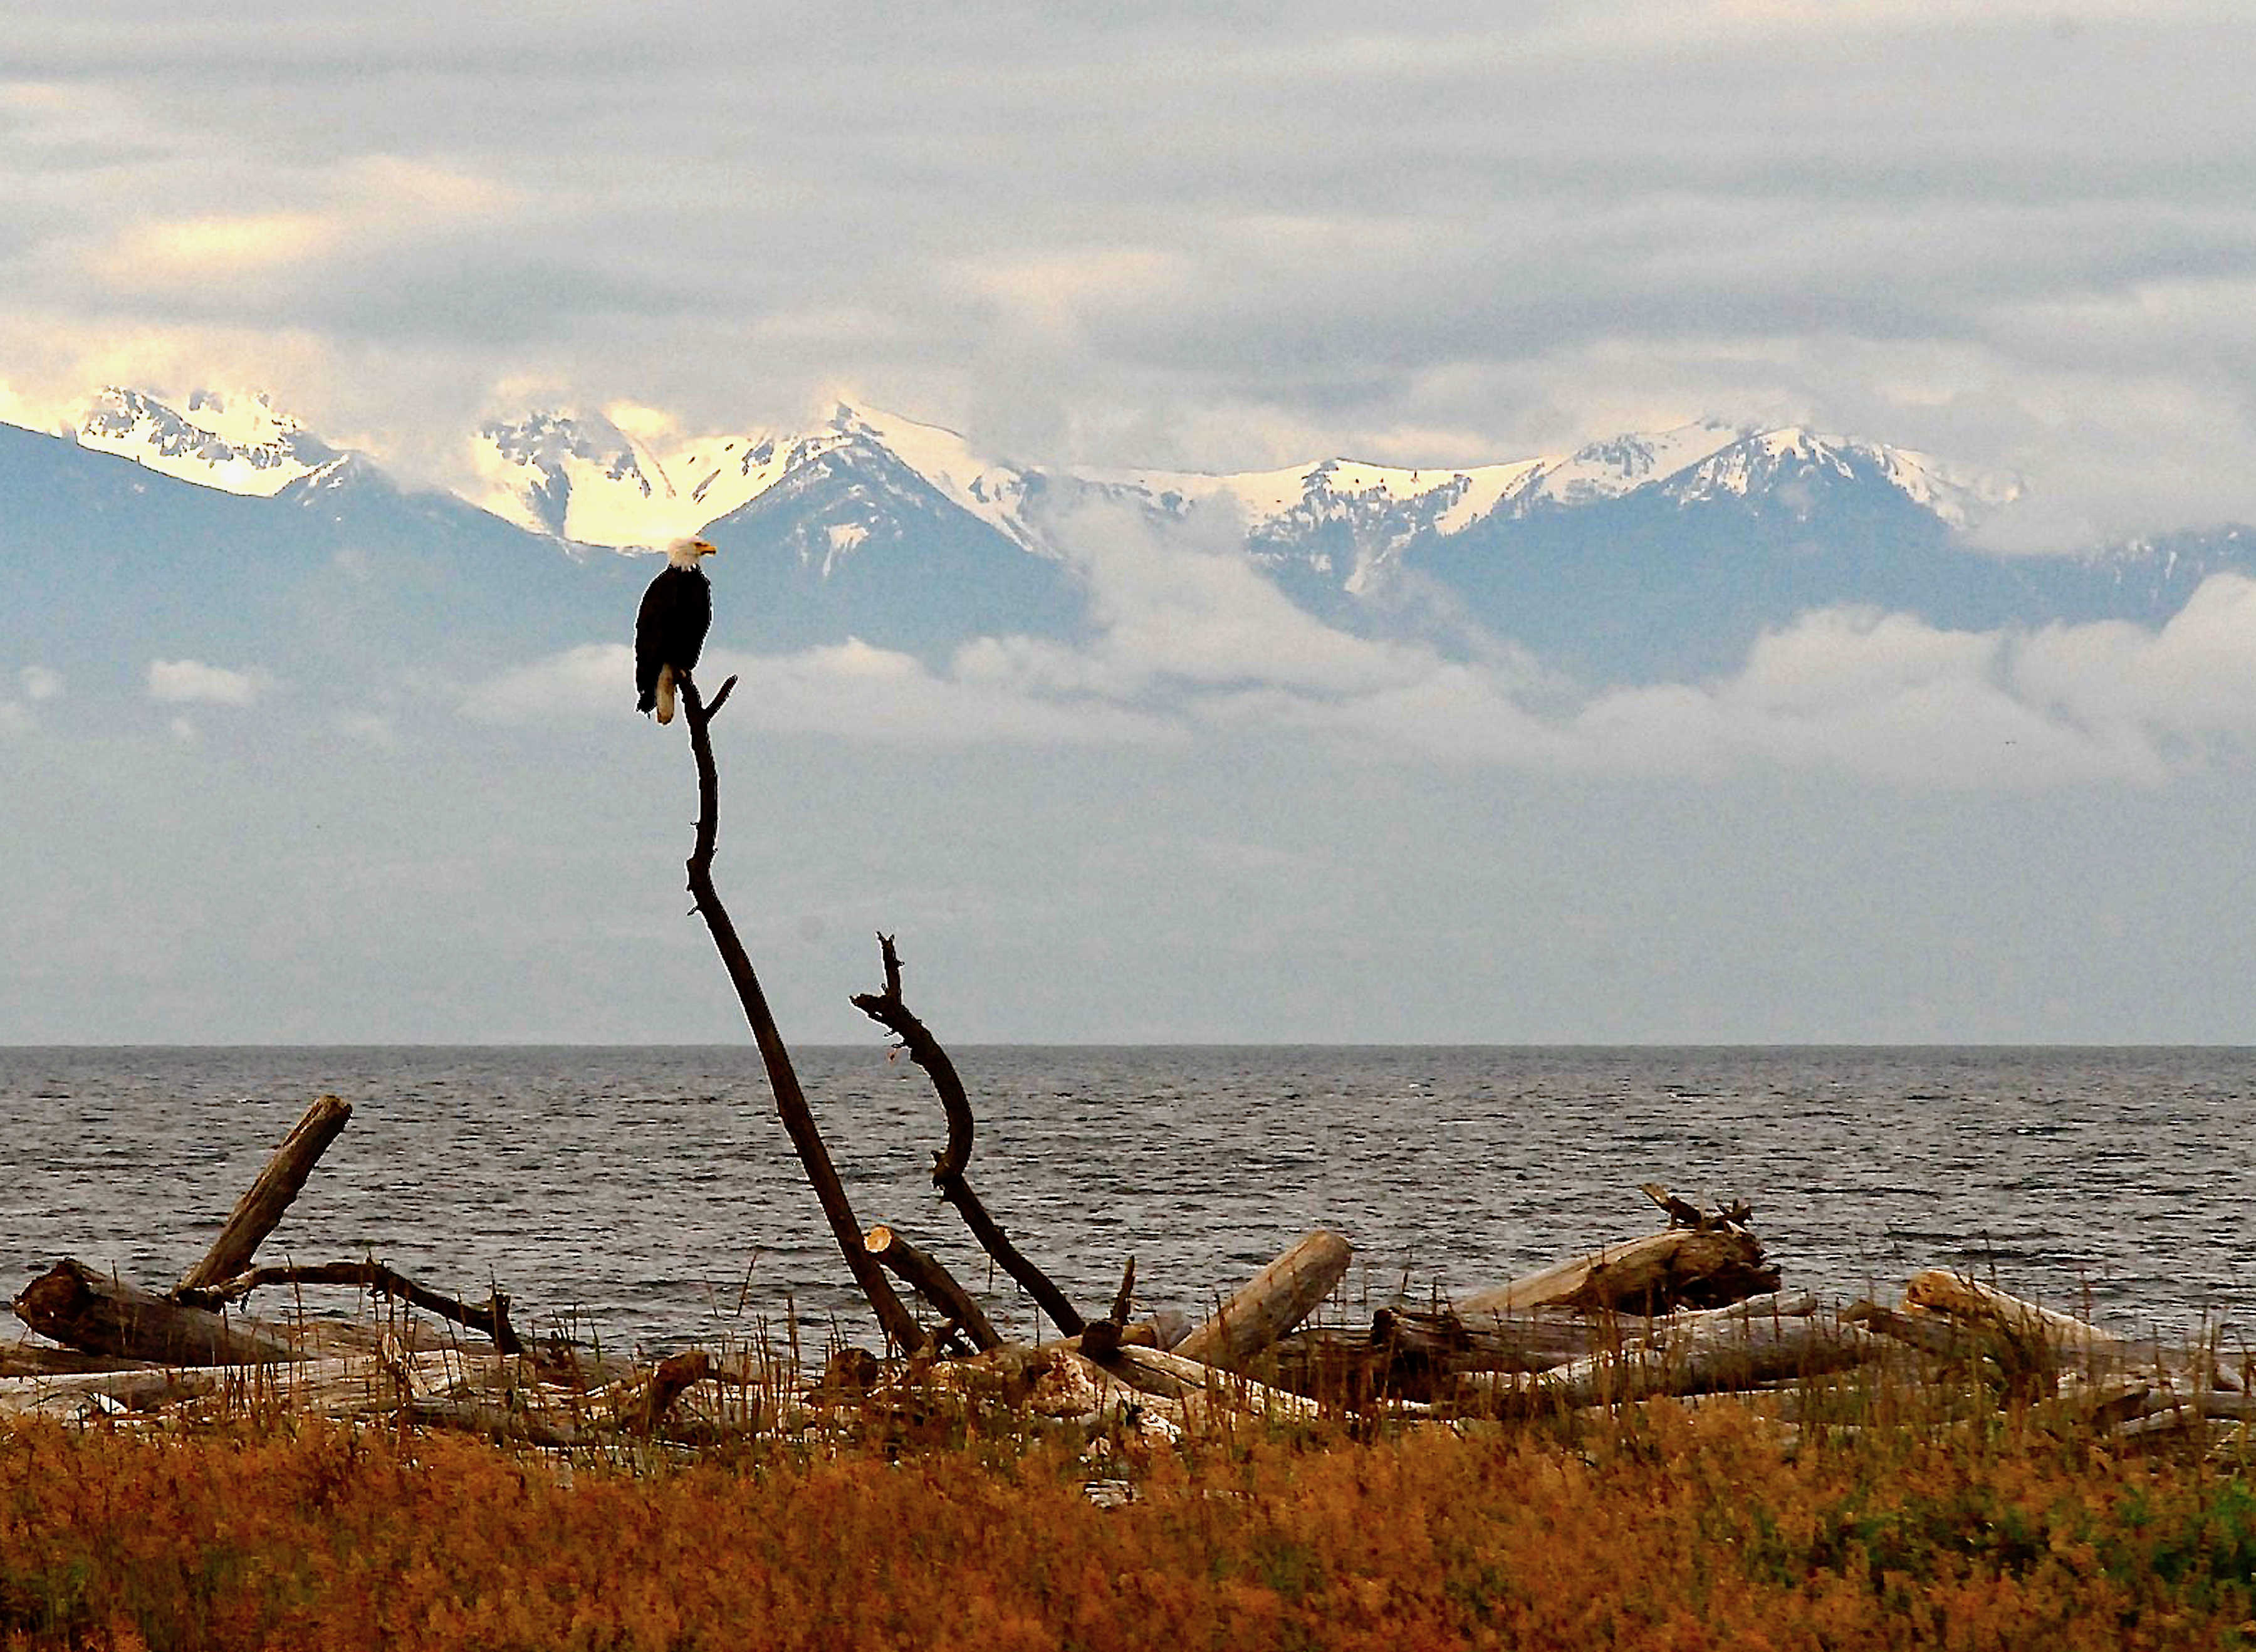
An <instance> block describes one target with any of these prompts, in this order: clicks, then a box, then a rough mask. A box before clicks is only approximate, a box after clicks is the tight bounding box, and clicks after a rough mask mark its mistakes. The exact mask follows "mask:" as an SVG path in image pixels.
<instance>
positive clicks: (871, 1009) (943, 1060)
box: [852, 935, 1084, 1337]
mask: <svg viewBox="0 0 2256 1652" xmlns="http://www.w3.org/2000/svg"><path fill="white" fill-rule="evenodd" d="M878 953H879V956H880V957H881V959H882V960H883V962H884V964H885V989H884V991H882V992H857V993H856V994H855V995H854V998H853V1000H852V1001H853V1005H854V1007H855V1008H856V1009H857V1010H860V1011H861V1012H862V1013H863V1014H864V1015H866V1016H868V1017H869V1018H870V1019H871V1020H873V1021H875V1022H877V1023H878V1026H880V1027H884V1028H885V1030H886V1031H887V1032H889V1033H891V1034H892V1035H893V1036H894V1037H895V1038H897V1039H899V1040H900V1047H901V1048H903V1049H905V1050H906V1051H907V1052H908V1057H909V1059H910V1060H911V1061H913V1062H914V1063H916V1064H917V1065H918V1066H920V1067H921V1068H923V1069H924V1071H925V1077H927V1078H928V1079H930V1080H931V1082H932V1089H933V1093H934V1095H935V1096H937V1097H939V1098H940V1105H941V1112H943V1113H944V1114H946V1115H947V1118H948V1145H947V1146H946V1147H942V1148H941V1150H940V1151H939V1152H938V1153H936V1154H934V1155H933V1164H932V1184H933V1185H934V1187H936V1188H938V1189H939V1190H940V1196H941V1197H942V1198H944V1199H946V1200H947V1201H948V1203H949V1204H952V1205H954V1206H955V1211H956V1213H957V1214H958V1215H959V1216H961V1217H962V1218H963V1225H964V1226H966V1227H968V1228H969V1229H970V1230H971V1236H972V1237H973V1238H974V1239H977V1240H978V1241H979V1246H980V1248H981V1249H982V1250H983V1251H985V1252H986V1253H987V1254H988V1255H990V1256H991V1257H993V1258H994V1259H995V1265H996V1266H997V1267H1000V1268H1001V1269H1002V1270H1003V1271H1004V1272H1005V1274H1009V1275H1010V1276H1011V1277H1012V1279H1013V1280H1015V1281H1018V1284H1019V1288H1020V1289H1022V1290H1024V1291H1025V1292H1026V1295H1029V1296H1031V1297H1033V1299H1034V1303H1035V1305H1036V1306H1038V1307H1039V1308H1040V1310H1042V1312H1043V1313H1045V1314H1047V1315H1048V1316H1049V1320H1050V1323H1051V1324H1054V1325H1055V1326H1056V1327H1057V1328H1058V1332H1059V1334H1060V1335H1061V1336H1066V1337H1071V1336H1074V1335H1076V1334H1077V1333H1078V1332H1080V1331H1082V1328H1083V1323H1084V1322H1083V1321H1082V1316H1081V1311H1080V1310H1078V1309H1076V1308H1075V1306H1074V1305H1073V1303H1072V1302H1071V1301H1070V1300H1069V1299H1068V1297H1067V1295H1066V1294H1065V1293H1064V1292H1063V1291H1061V1290H1060V1289H1059V1288H1057V1285H1056V1283H1055V1282H1054V1281H1053V1280H1052V1279H1051V1278H1050V1276H1049V1275H1048V1274H1046V1273H1044V1272H1043V1271H1042V1270H1041V1269H1040V1267H1037V1266H1036V1265H1035V1264H1034V1263H1033V1261H1032V1260H1029V1259H1028V1258H1027V1257H1026V1255H1025V1254H1024V1253H1021V1252H1020V1251H1019V1247H1018V1246H1015V1245H1013V1244H1012V1242H1011V1237H1010V1235H1009V1234H1007V1233H1005V1232H1004V1231H1003V1228H1002V1225H1001V1224H999V1223H998V1222H997V1221H996V1220H995V1218H993V1217H991V1216H990V1215H989V1214H988V1213H987V1206H986V1204H985V1203H984V1202H983V1201H982V1200H981V1198H980V1197H979V1195H978V1194H977V1193H976V1192H975V1191H973V1190H972V1186H971V1183H970V1182H969V1180H968V1179H967V1178H966V1176H965V1175H964V1171H965V1168H966V1167H967V1166H969V1163H970V1162H971V1132H972V1118H971V1101H970V1098H969V1097H968V1096H967V1095H966V1094H965V1093H964V1089H963V1080H962V1077H961V1076H960V1075H959V1074H958V1073H957V1072H956V1070H955V1063H954V1062H953V1061H951V1060H950V1059H949V1058H948V1051H947V1050H946V1049H944V1048H941V1042H940V1041H939V1040H938V1039H937V1038H934V1036H933V1034H932V1030H931V1029H930V1028H929V1027H927V1026H926V1025H925V1024H924V1023H923V1022H922V1021H920V1020H918V1019H917V1018H916V1016H915V1015H914V1014H913V1013H911V1012H910V1010H909V1006H908V1004H907V1002H906V1000H905V999H903V998H902V996H901V959H900V954H899V952H898V951H897V950H895V949H894V946H893V937H892V936H891V935H879V936H878Z"/></svg>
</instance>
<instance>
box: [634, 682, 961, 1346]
mask: <svg viewBox="0 0 2256 1652" xmlns="http://www.w3.org/2000/svg"><path fill="white" fill-rule="evenodd" d="M736 686H737V680H736V679H735V678H734V677H730V679H729V680H728V681H725V682H723V684H722V685H721V688H720V691H719V692H718V693H716V695H714V696H713V703H712V704H711V705H710V706H708V705H706V703H705V702H704V699H703V697H702V696H701V695H699V693H698V691H697V685H696V684H695V683H694V682H693V681H690V679H689V675H688V674H687V672H682V673H678V674H676V677H675V687H676V688H678V689H680V694H681V702H682V712H683V717H684V719H685V721H687V724H689V749H690V752H691V754H692V755H693V756H694V758H695V759H696V763H697V805H698V807H697V836H696V841H695V844H694V846H693V848H692V849H691V851H690V855H689V861H688V872H689V893H690V896H691V899H692V900H694V901H695V903H696V907H697V912H698V914H699V915H700V916H701V917H702V918H703V919H704V920H705V928H706V929H707V930H708V932H709V933H710V934H711V935H712V937H713V946H714V950H716V951H717V952H719V953H720V955H721V963H722V965H723V967H724V968H725V969H726V970H727V971H728V972H729V979H730V982H731V983H732V984H733V985H735V987H736V989H737V1002H738V1003H739V1004H741V1005H742V1006H743V1007H744V1019H745V1020H746V1021H748V1022H749V1023H751V1029H752V1039H753V1041H754V1042H755V1043H757V1044H758V1046H759V1051H760V1061H761V1063H762V1064H763V1065H765V1067H766V1069H767V1075H768V1087H769V1089H770V1090H771V1091H772V1092H773V1093H774V1096H775V1104H776V1116H777V1117H778V1118H779V1119H781V1120H782V1121H783V1127H784V1133H785V1134H786V1135H788V1136H789V1137H790V1138H791V1145H792V1149H793V1151H794V1152H795V1153H797V1154H799V1162H800V1168H801V1169H802V1170H803V1171H804V1172H805V1173H806V1175H807V1185H808V1186H810V1187H812V1188H813V1189H814V1197H815V1198H816V1200H817V1201H818V1202H819V1203H820V1204H821V1206H822V1214H823V1218H824V1219H825V1220H827V1221H828V1223H829V1224H830V1234H831V1237H832V1238H833V1239H835V1240H836V1241H837V1245H838V1249H839V1252H840V1253H841V1254H842V1255H843V1256H844V1257H845V1259H846V1271H847V1272H848V1273H850V1274H852V1275H853V1276H854V1282H855V1283H856V1284H857V1285H858V1286H860V1287H861V1288H862V1295H863V1296H864V1298H866V1299H867V1300H868V1302H869V1304H870V1310H871V1312H872V1313H874V1314H875V1315H876V1316H877V1318H878V1328H879V1329H880V1330H881V1331H884V1332H885V1338H886V1340H887V1341H888V1342H890V1343H892V1345H894V1346H895V1347H897V1348H899V1349H902V1350H904V1351H906V1350H908V1349H912V1348H914V1347H916V1346H917V1345H919V1343H920V1341H921V1340H922V1334H923V1333H922V1332H921V1331H920V1330H919V1329H918V1326H917V1322H916V1316H915V1315H913V1314H912V1313H911V1312H909V1310H908V1306H907V1304H906V1303H903V1302H902V1301H901V1299H900V1296H899V1293H897V1292H896V1291H895V1290H894V1289H893V1287H892V1281H890V1280H888V1279H887V1278H886V1277H885V1268H884V1267H881V1266H880V1265H879V1264H878V1259H877V1258H876V1257H874V1256H872V1255H871V1254H870V1253H869V1252H868V1251H867V1250H865V1249H864V1247H863V1245H862V1226H861V1224H860V1223H859V1222H857V1221H856V1220H855V1218H854V1206H853V1204H852V1202H851V1201H850V1200H849V1199H848V1198H847V1197H846V1189H845V1186H844V1184H843V1183H841V1182H840V1181H839V1179H838V1171H837V1168H836V1167H835V1165H833V1164H832V1163H831V1161H830V1150H829V1148H828V1147H826V1146H824V1145H823V1140H822V1133H821V1131H820V1130H818V1129H817V1128H816V1127H815V1124H814V1110H813V1109H811V1108H810V1107H808V1105H807V1093H806V1091H804V1090H802V1089H801V1088H800V1083H799V1073H798V1071H797V1070H796V1069H794V1068H793V1065H792V1062H791V1052H790V1050H789V1049H788V1048H786V1046H785V1044H784V1041H783V1034H782V1032H781V1031H780V1030H779V1028H778V1027H777V1026H776V1020H775V1015H774V1013H772V1011H771V1010H770V1009H769V1008H768V1000H767V994H766V993H765V992H763V991H762V990H761V988H760V982H759V977H758V975H756V974H754V973H753V971H752V960H751V955H750V954H748V953H747V952H746V951H745V950H744V942H743V941H742V940H741V939H739V938H738V936H737V926H736V925H735V923H734V922H732V921H730V917H729V913H728V909H727V908H726V907H723V905H722V904H721V896H720V893H719V892H718V891H716V889H715V888H714V886H713V851H714V849H715V847H716V844H717V843H718V841H719V834H720V828H721V781H720V777H719V774H718V773H717V772H716V769H715V766H714V763H713V742H712V738H711V735H710V734H709V724H711V722H712V720H713V718H714V717H716V716H717V715H718V714H719V712H720V710H721V708H722V706H723V705H724V704H725V703H727V702H728V698H729V692H730V689H732V688H735V687H736Z"/></svg>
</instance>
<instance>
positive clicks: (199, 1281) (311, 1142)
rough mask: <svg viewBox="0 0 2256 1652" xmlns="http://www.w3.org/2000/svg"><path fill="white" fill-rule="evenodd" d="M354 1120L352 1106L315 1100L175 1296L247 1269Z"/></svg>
mask: <svg viewBox="0 0 2256 1652" xmlns="http://www.w3.org/2000/svg"><path fill="white" fill-rule="evenodd" d="M351 1117H352V1108H351V1106H350V1105H349V1104H348V1103H346V1102H345V1101H343V1100H342V1099H341V1098H338V1097H335V1096H319V1097H316V1098H314V1105H312V1106H310V1107H308V1108H307V1109H306V1112H305V1115H304V1116H303V1117H302V1118H300V1119H299V1120H298V1122H297V1123H296V1124H295V1125H293V1126H291V1130H290V1133H289V1134H288V1135H286V1136H285V1137H283V1138H282V1145H281V1146H279V1147H277V1148H275V1149H274V1156H273V1157H272V1158H271V1159H269V1160H268V1161H266V1168H264V1170H261V1171H260V1172H259V1173H258V1179H257V1181H255V1182H253V1183H251V1184H250V1190H248V1191H247V1192H245V1193H244V1194H243V1197H242V1198H240V1199H238V1200H237V1201H236V1206H235V1210H234V1211H233V1213H232V1214H231V1215H229V1217H228V1218H227V1223H226V1225H224V1226H223V1227H222V1228H221V1229H220V1231H219V1237H218V1238H217V1239H214V1240H213V1241H212V1247H211V1249H210V1250H209V1251H208V1252H206V1253H204V1259H203V1260H201V1262H198V1263H197V1264H196V1265H195V1266H194V1267H192V1268H190V1269H189V1270H188V1271H187V1273H186V1274H182V1275H181V1276H180V1283H179V1284H177V1285H175V1286H174V1287H173V1295H175V1296H183V1295H186V1294H187V1292H189V1291H192V1290H196V1289H199V1288H202V1287H204V1286H207V1285H216V1284H218V1283H219V1282H220V1281H222V1280H225V1279H233V1278H234V1277H235V1276H236V1274H240V1273H241V1272H243V1269H244V1268H246V1267H250V1259H251V1257H252V1256H254V1255H256V1254H257V1251H258V1247H259V1246H260V1244H262V1243H263V1242H264V1239H265V1238H266V1236H267V1235H268V1234H269V1233H271V1232H273V1231H274V1229H275V1227H276V1225H278V1223H280V1221H281V1220H282V1218H283V1215H284V1213H285V1212H286V1211H288V1210H289V1208H290V1201H291V1200H293V1199H294V1198H296V1197H298V1190H300V1188H302V1187H304V1186H305V1185H306V1178H307V1176H308V1175H312V1174H313V1170H314V1163H315V1161H318V1160H319V1159H320V1158H321V1154H323V1153H324V1152H326V1151H327V1150H328V1145H329V1143H331V1142H332V1141H335V1140H336V1139H337V1133H338V1132H339V1131H341V1130H342V1129H343V1128H344V1127H345V1123H346V1121H347V1120H348V1119H350V1118H351Z"/></svg>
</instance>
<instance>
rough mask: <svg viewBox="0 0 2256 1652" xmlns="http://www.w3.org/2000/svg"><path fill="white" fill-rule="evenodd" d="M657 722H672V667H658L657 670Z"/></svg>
mask: <svg viewBox="0 0 2256 1652" xmlns="http://www.w3.org/2000/svg"><path fill="white" fill-rule="evenodd" d="M658 720H659V722H660V723H671V722H673V667H672V666H660V667H659V668H658Z"/></svg>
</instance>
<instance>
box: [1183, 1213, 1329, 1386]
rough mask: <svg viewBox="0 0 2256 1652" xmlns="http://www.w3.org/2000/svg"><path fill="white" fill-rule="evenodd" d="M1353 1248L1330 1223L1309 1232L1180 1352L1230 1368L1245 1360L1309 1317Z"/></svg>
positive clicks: (1244, 1287)
mask: <svg viewBox="0 0 2256 1652" xmlns="http://www.w3.org/2000/svg"><path fill="white" fill-rule="evenodd" d="M1353 1254H1354V1251H1353V1249H1352V1247H1351V1246H1349V1244H1348V1242H1347V1241H1346V1240H1345V1239H1342V1238H1341V1237H1340V1236H1339V1235H1338V1234H1336V1233H1334V1232H1329V1230H1327V1229H1324V1228H1318V1229H1317V1230H1316V1231H1315V1232H1313V1233H1309V1234H1306V1235H1304V1236H1303V1237H1301V1239H1298V1240H1296V1241H1294V1244H1293V1245H1292V1246H1290V1247H1289V1248H1288V1249H1287V1250H1286V1252H1285V1253H1283V1254H1282V1255H1280V1256H1279V1257H1278V1258H1277V1260H1274V1261H1273V1262H1271V1263H1270V1264H1269V1265H1268V1266H1267V1267H1264V1268H1263V1269H1262V1270H1261V1271H1260V1272H1259V1273H1258V1274H1255V1275H1254V1276H1253V1277H1252V1278H1251V1279H1250V1280H1248V1281H1246V1282H1245V1283H1244V1284H1243V1285H1241V1286H1239V1287H1238V1288H1237V1291H1236V1292H1235V1293H1234V1294H1233V1295H1231V1296H1230V1300H1229V1301H1227V1302H1225V1303H1223V1304H1222V1306H1221V1307H1220V1308H1217V1309H1216V1310H1215V1311H1214V1314H1213V1316H1212V1317H1210V1318H1209V1319H1208V1320H1207V1322H1206V1324H1202V1325H1201V1326H1200V1327H1199V1328H1198V1329H1197V1330H1196V1331H1193V1332H1191V1334H1190V1335H1189V1336H1188V1337H1186V1338H1183V1339H1182V1341H1181V1342H1180V1343H1178V1344H1177V1345H1175V1348H1174V1352H1176V1353H1177V1354H1180V1355H1181V1357H1182V1358H1183V1359H1188V1360H1193V1361H1195V1362H1198V1363H1200V1364H1203V1365H1209V1366H1221V1367H1223V1369H1225V1370H1228V1369H1232V1368H1235V1367H1237V1366H1242V1365H1243V1364H1244V1362H1245V1361H1246V1360H1248V1359H1251V1358H1252V1357H1253V1356H1254V1355H1255V1354H1258V1353H1259V1352H1261V1351H1262V1350H1263V1349H1264V1348H1266V1347H1267V1346H1268V1345H1270V1344H1271V1343H1273V1342H1274V1341H1276V1340H1277V1338H1280V1337H1281V1336H1283V1335H1284V1334H1285V1333H1286V1332H1287V1331H1290V1330H1292V1329H1293V1327H1294V1326H1295V1325H1297V1324H1300V1323H1301V1321H1302V1320H1303V1319H1306V1318H1307V1317H1308V1315H1309V1314H1310V1313H1311V1312H1313V1311H1314V1310H1315V1306H1316V1304H1317V1303H1320V1302H1322V1300H1323V1299H1324V1298H1325V1297H1326V1296H1328V1295H1330V1294H1331V1290H1332V1288H1333V1287H1334V1286H1335V1285H1337V1284H1338V1283H1339V1282H1340V1281H1341V1280H1342V1279H1343V1277H1345V1275H1346V1274H1347V1265H1348V1260H1349V1259H1350V1257H1351V1256H1352V1255H1353Z"/></svg>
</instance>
